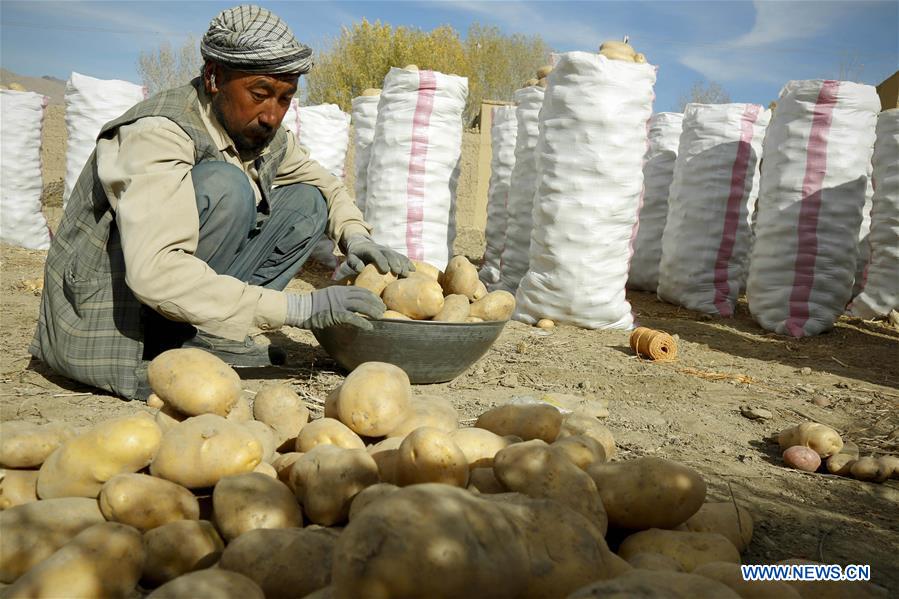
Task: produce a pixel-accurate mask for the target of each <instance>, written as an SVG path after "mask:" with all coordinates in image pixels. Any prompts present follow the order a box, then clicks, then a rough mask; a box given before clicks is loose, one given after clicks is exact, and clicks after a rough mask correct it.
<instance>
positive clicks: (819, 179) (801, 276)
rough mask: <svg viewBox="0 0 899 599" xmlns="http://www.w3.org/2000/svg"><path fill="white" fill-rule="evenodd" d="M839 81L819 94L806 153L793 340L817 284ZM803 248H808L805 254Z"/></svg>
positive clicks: (788, 326)
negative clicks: (823, 189) (820, 223)
mask: <svg viewBox="0 0 899 599" xmlns="http://www.w3.org/2000/svg"><path fill="white" fill-rule="evenodd" d="M839 89H840V82H839V81H832V80H828V81H825V82H824V83H823V85H822V86H821V91H820V92H818V100H817V101H816V102H815V110H814V116H813V117H812V129H811V132H810V133H809V139H808V148H807V151H806V164H805V179H804V180H803V182H802V200H801V201H800V206H799V222H798V223H797V224H798V243H797V246H796V266H795V273H794V275H793V291H792V292H791V293H790V315H789V318H787V322H786V329H787V332H788V333H789V334H790V335H792V336H793V337H801V336H802V334H803V333H802V329H803V328H804V327H805V323H806V322H807V321H808V319H809V306H808V299H809V296H810V295H811V293H812V285H813V284H814V282H815V261H816V260H817V257H818V216H819V214H820V212H821V186H822V184H823V183H824V174H825V173H826V172H827V134H828V133H829V132H830V124H831V122H832V121H833V109H834V106H836V103H837V92H838V91H839ZM803 249H808V251H807V252H803V251H802V250H803Z"/></svg>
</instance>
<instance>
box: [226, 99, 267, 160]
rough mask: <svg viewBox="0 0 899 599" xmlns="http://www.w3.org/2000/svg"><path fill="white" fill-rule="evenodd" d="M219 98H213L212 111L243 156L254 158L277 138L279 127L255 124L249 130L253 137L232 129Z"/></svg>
mask: <svg viewBox="0 0 899 599" xmlns="http://www.w3.org/2000/svg"><path fill="white" fill-rule="evenodd" d="M217 100H218V98H213V100H212V112H213V114H215V117H216V118H217V119H218V121H219V123H221V125H222V127H224V129H225V131H226V132H227V133H228V136H229V137H230V138H231V140H232V141H233V142H234V146H235V147H236V148H237V151H238V152H239V153H240V156H241V158H244V159H246V158H252V157H255V156H258V155H259V154H261V153H262V150H264V149H265V147H266V146H267V145H268V144H269V143H271V141H272V140H273V139H274V138H275V133H277V129H268V128H266V127H261V126H258V125H253V126H251V127H250V128H249V132H250V133H252V134H253V138H252V139H251V138H250V137H247V136H246V135H244V134H243V133H241V132H238V131H232V130H231V127H229V126H228V122H227V120H225V113H224V111H223V110H222V103H221V102H220V101H217Z"/></svg>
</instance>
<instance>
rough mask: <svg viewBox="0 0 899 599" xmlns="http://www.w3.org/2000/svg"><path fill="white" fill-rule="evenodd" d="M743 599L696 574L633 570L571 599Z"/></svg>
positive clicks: (598, 583) (599, 583)
mask: <svg viewBox="0 0 899 599" xmlns="http://www.w3.org/2000/svg"><path fill="white" fill-rule="evenodd" d="M706 597H708V598H709V599H740V596H739V595H737V594H736V593H735V592H734V591H732V590H730V589H729V588H728V587H727V586H726V585H724V584H722V583H720V582H718V581H716V580H711V579H709V578H706V577H705V576H697V575H695V574H685V573H683V572H666V571H658V570H657V571H651V570H634V571H632V572H628V573H626V574H624V575H622V576H618V577H617V578H613V579H612V580H602V581H599V582H594V583H592V584H589V585H587V586H585V587H583V588H580V589H578V590H577V591H575V592H574V593H572V594H570V595H569V596H568V599H593V598H596V599H600V598H603V599H661V598H664V599H697V598H706Z"/></svg>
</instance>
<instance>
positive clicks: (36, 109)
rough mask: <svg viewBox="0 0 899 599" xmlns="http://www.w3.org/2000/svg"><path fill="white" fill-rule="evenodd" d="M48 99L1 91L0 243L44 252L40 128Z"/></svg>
mask: <svg viewBox="0 0 899 599" xmlns="http://www.w3.org/2000/svg"><path fill="white" fill-rule="evenodd" d="M47 101H48V99H47V98H46V97H45V96H42V95H40V94H36V93H33V92H28V91H17V90H9V89H4V90H0V240H2V241H3V243H9V244H11V245H15V246H19V247H23V248H28V249H31V250H46V249H48V248H49V247H50V229H49V228H48V226H47V219H45V218H44V215H43V213H42V212H41V192H42V190H43V179H42V178H41V129H42V127H43V122H44V109H45V108H46V107H47Z"/></svg>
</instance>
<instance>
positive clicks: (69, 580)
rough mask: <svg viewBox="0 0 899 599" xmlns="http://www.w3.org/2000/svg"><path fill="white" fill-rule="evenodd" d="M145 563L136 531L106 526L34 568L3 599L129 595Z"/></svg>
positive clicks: (99, 526)
mask: <svg viewBox="0 0 899 599" xmlns="http://www.w3.org/2000/svg"><path fill="white" fill-rule="evenodd" d="M143 563H144V549H143V547H142V545H141V538H140V533H139V532H138V531H137V530H136V529H134V528H132V527H130V526H126V525H124V524H119V523H117V522H101V523H100V524H94V525H93V526H91V527H90V528H87V529H85V530H83V531H81V532H80V533H78V535H76V536H75V538H73V539H72V540H71V541H69V542H68V543H66V544H65V545H64V546H63V547H62V548H60V549H59V550H58V551H57V552H56V553H54V554H53V555H51V556H50V557H48V558H47V559H45V560H44V561H42V562H41V563H39V564H37V565H36V566H35V567H34V568H32V569H31V570H29V571H28V573H26V574H25V575H23V576H22V577H21V578H19V579H18V580H17V581H16V582H15V584H13V585H12V586H11V587H9V588H8V589H6V592H5V594H4V597H6V598H9V599H17V598H20V597H21V598H25V597H29V598H30V597H126V596H128V595H131V594H132V593H133V592H134V591H135V590H136V588H137V581H138V579H139V578H140V572H141V567H142V566H143Z"/></svg>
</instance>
